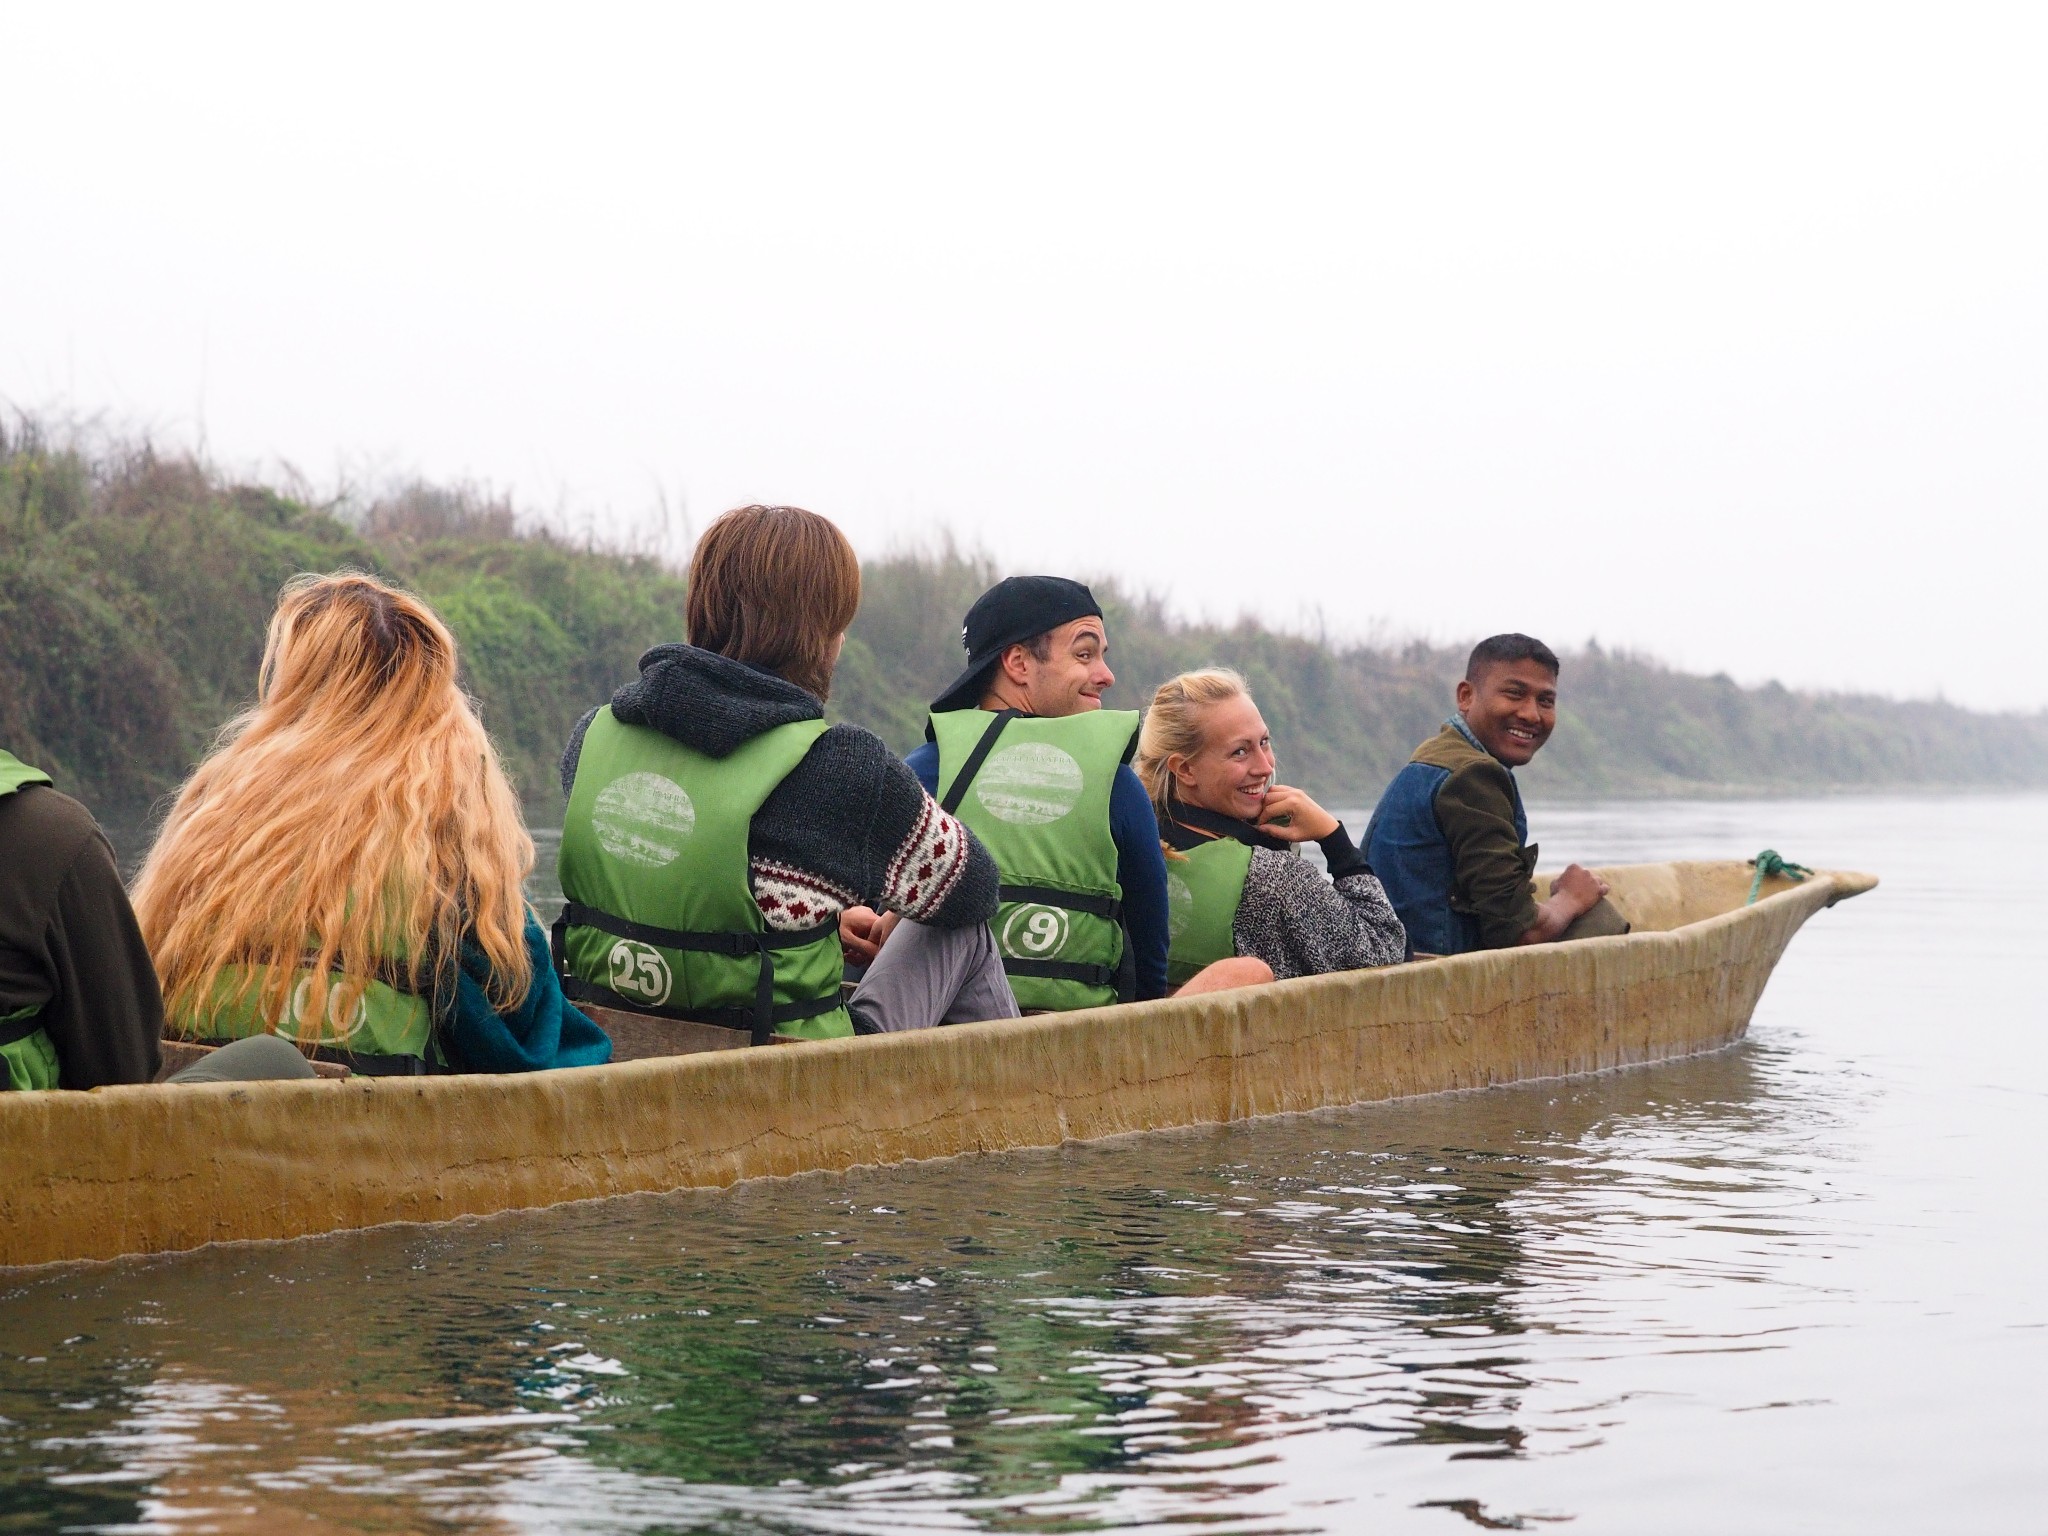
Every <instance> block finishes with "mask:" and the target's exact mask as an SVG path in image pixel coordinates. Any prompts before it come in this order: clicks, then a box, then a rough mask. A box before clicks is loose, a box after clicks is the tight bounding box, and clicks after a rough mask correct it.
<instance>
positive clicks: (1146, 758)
mask: <svg viewBox="0 0 2048 1536" xmlns="http://www.w3.org/2000/svg"><path fill="white" fill-rule="evenodd" d="M1250 697H1251V688H1250V686H1249V685H1247V684H1246V682H1245V680H1244V678H1243V677H1242V676H1240V675H1239V674H1238V673H1236V672H1233V671H1231V670H1230V668H1228V667H1204V668H1202V669H1201V670H1200V671H1197V672H1183V673H1181V674H1180V676H1178V677H1169V678H1168V679H1167V680H1166V681H1165V682H1163V683H1161V684H1160V685H1159V686H1158V688H1157V689H1155V690H1154V691H1153V694H1152V704H1151V707H1150V708H1148V709H1147V710H1146V711H1145V724H1144V727H1143V728H1142V729H1141V730H1140V731H1139V732H1138V751H1137V755H1136V756H1135V757H1133V758H1132V759H1131V767H1132V768H1133V769H1134V770H1136V772H1137V775H1138V777H1139V778H1140V779H1141V780H1143V781H1144V785H1145V792H1146V793H1147V794H1149V795H1150V796H1151V797H1152V805H1153V808H1154V809H1155V810H1157V811H1158V812H1159V814H1160V815H1162V816H1165V815H1168V814H1170V812H1169V810H1168V807H1169V806H1170V805H1171V804H1172V801H1173V772H1172V770H1171V769H1169V768H1168V767H1167V766H1166V760H1167V759H1168V758H1170V757H1193V756H1194V755H1195V754H1196V753H1197V752H1199V751H1201V750H1202V716H1203V714H1204V712H1205V711H1207V709H1208V708H1209V706H1210V705H1211V704H1221V703H1222V702H1223V701H1224V700H1225V699H1239V698H1246V699H1248V698H1250Z"/></svg>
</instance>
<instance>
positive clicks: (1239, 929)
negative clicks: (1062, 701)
mask: <svg viewBox="0 0 2048 1536" xmlns="http://www.w3.org/2000/svg"><path fill="white" fill-rule="evenodd" d="M1132 766H1133V767H1135V768H1136V769H1137V773H1138V777H1139V778H1140V779H1142V780H1144V782H1145V788H1146V790H1147V791H1148V792H1149V793H1150V794H1151V796H1152V805H1153V808H1154V810H1155V811H1156V812H1157V813H1158V817H1159V837H1160V841H1161V842H1163V843H1164V844H1165V845H1166V848H1167V859H1168V862H1167V890H1168V899H1169V903H1170V906H1171V919H1170V922H1171V928H1172V933H1173V939H1172V946H1171V948H1170V950H1169V951H1168V961H1167V970H1168V975H1169V979H1170V980H1172V981H1173V982H1175V983H1176V984H1185V983H1192V982H1194V981H1195V980H1196V978H1197V977H1198V976H1199V975H1201V974H1202V973H1204V971H1205V968H1207V969H1208V970H1212V971H1213V970H1214V969H1215V967H1216V964H1217V962H1227V961H1228V960H1230V959H1231V958H1232V957H1236V958H1238V959H1240V960H1250V961H1258V962H1261V963H1263V965H1265V966H1266V967H1268V968H1270V969H1271V971H1272V974H1273V976H1274V977H1276V978H1279V979H1282V980H1284V979H1286V978H1287V977H1290V976H1315V975H1320V974H1322V973H1323V972H1325V971H1348V970H1358V969H1362V968H1364V967H1368V966H1376V965H1392V964H1394V963H1396V962H1397V961H1399V960H1401V959H1402V958H1403V957H1404V956H1405V954H1406V953H1407V940H1406V936H1405V935H1404V934H1403V933H1402V931H1401V921H1400V919H1399V918H1397V917H1395V916H1394V909H1393V907H1392V906H1391V905H1390V904H1389V903H1388V901H1387V894H1386V892H1385V891H1383V890H1382V889H1380V883H1379V881H1378V880H1377V879H1376V878H1374V876H1373V872H1372V870H1371V869H1369V868H1368V867H1367V866H1366V862H1365V859H1364V856H1363V855H1362V854H1360V853H1359V851H1358V849H1357V848H1356V847H1355V846H1354V845H1353V844H1352V841H1351V837H1350V834H1349V833H1347V832H1346V831H1345V830H1344V824H1343V823H1342V822H1341V821H1339V820H1338V819H1337V818H1336V817H1334V816H1332V815H1331V814H1330V813H1329V812H1328V811H1326V810H1324V809H1323V808H1322V807H1321V806H1320V805H1318V804H1316V802H1315V801H1314V800H1312V799H1310V798H1309V796H1308V795H1306V794H1304V793H1303V792H1302V791H1301V790H1299V789H1295V788H1293V787H1292V786H1290V785H1286V784H1282V783H1280V782H1278V780H1277V779H1276V778H1275V777H1274V768H1275V763H1274V757H1273V743H1272V738H1271V736H1270V734H1269V733H1268V731H1267V729H1266V722H1265V720H1264V719H1263V718H1262V717H1261V716H1260V714H1259V709H1258V706H1257V705H1256V704H1254V703H1253V702H1252V697H1251V692H1250V690H1249V689H1248V688H1247V687H1246V686H1245V681H1244V679H1243V678H1242V677H1240V676H1238V675H1237V673H1235V672H1231V671H1227V670H1225V669H1223V668H1220V667H1219V668H1210V669H1207V670H1204V671H1200V672H1183V673H1182V674H1181V675H1180V676H1178V677H1174V678H1169V679H1168V680H1167V681H1166V682H1164V683H1162V684H1160V685H1159V689H1158V691H1157V692H1156V693H1154V694H1153V695H1152V707H1151V708H1150V709H1148V710H1147V711H1146V712H1145V725H1144V729H1143V731H1142V732H1140V734H1139V737H1138V752H1137V757H1136V760H1135V761H1134V763H1133V765H1132ZM1307 842H1313V843H1316V844H1317V845H1318V846H1320V847H1321V849H1322V851H1323V858H1324V861H1325V862H1326V863H1327V864H1328V866H1329V878H1328V879H1325V878H1324V877H1323V876H1322V875H1321V874H1318V873H1317V872H1316V870H1315V869H1314V868H1313V867H1312V866H1310V865H1309V864H1308V863H1307V862H1306V861H1305V860H1303V859H1302V858H1301V857H1300V854H1299V845H1300V844H1302V843H1307Z"/></svg>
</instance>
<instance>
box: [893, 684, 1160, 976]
mask: <svg viewBox="0 0 2048 1536" xmlns="http://www.w3.org/2000/svg"><path fill="white" fill-rule="evenodd" d="M928 733H929V734H930V736H931V738H932V740H933V741H934V742H935V743H936V744H937V746H938V749H939V779H938V782H939V791H940V800H939V804H940V806H941V807H942V808H943V809H945V810H947V811H950V812H952V813H953V814H955V815H957V816H958V817H959V818H960V820H961V821H962V822H963V823H965V824H966V826H967V827H968V828H969V829H970V830H971V831H972V832H973V833H974V835H975V836H976V837H978V838H980V839H981V842H982V845H983V846H984V847H986V848H987V849H988V851H989V853H990V854H991V855H992V856H993V857H994V859H995V861H996V867H997V869H998V870H1000V871H1001V873H1002V904H1001V906H1000V907H998V908H997V910H996V916H995V921H994V923H993V924H991V931H992V932H993V933H994V935H995V940H996V948H997V950H998V952H1000V953H1001V955H1002V957H1003V969H1004V970H1005V971H1006V972H1007V973H1008V974H1009V978H1010V990H1011V991H1012V992H1014V993H1015V994H1016V997H1017V1005H1018V1006H1019V1007H1020V1008H1027V1009H1059V1010H1064V1009H1071V1008H1095V1007H1100V1006H1101V1005H1103V1004H1105V1003H1114V1002H1119V1001H1126V1000H1128V999H1129V998H1131V997H1132V996H1134V995H1135V994H1136V990H1137V988H1136V980H1137V973H1136V966H1135V964H1134V962H1133V960H1132V957H1131V955H1130V952H1129V950H1130V946H1129V943H1128V940H1127V938H1126V936H1125V933H1124V929H1123V923H1122V918H1123V887H1122V886H1121V885H1119V884H1118V883H1117V878H1116V839H1115V837H1114V836H1113V835H1112V833H1111V830H1110V824H1109V796H1110V786H1111V785H1112V784H1113V783H1114V782H1115V778H1116V771H1117V769H1118V768H1119V767H1121V766H1122V765H1123V764H1124V763H1127V762H1129V761H1130V757H1131V753H1132V751H1133V750H1134V749H1135V748H1136V747H1137V744H1138V716H1137V714H1136V712H1135V711H1132V710H1122V709H1097V710H1089V711H1088V712H1087V713H1085V714H1079V715H1062V716H1059V717H1056V718H1046V717H1042V716H1037V715H1020V714H1017V713H1016V712H1015V711H1012V710H1003V711H1000V712H991V711H988V710H983V709H956V710H946V711H944V712H942V713H940V714H935V715H933V716H932V717H931V724H930V726H929V727H928Z"/></svg>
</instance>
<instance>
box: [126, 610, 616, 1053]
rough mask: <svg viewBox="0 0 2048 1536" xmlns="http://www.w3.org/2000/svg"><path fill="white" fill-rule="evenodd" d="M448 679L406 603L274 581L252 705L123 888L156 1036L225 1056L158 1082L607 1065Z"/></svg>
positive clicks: (529, 863) (441, 656)
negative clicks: (154, 984) (331, 1067)
mask: <svg viewBox="0 0 2048 1536" xmlns="http://www.w3.org/2000/svg"><path fill="white" fill-rule="evenodd" d="M458 675H459V674H458V658H457V656H456V650H455V637H454V636H453V635H451V634H450V633H449V632H448V629H447V626H446V625H444V624H443V623H442V622H441V620H440V619H439V618H438V617H437V616H436V615H435V614H434V612H433V610H432V609H430V608H429V607H428V606H427V605H426V604H425V603H423V602H421V601H420V600H419V599H418V598H417V597H414V596H413V595H412V594H411V593H408V592H402V591H399V590H397V589H396V588H393V587H389V586H386V585H385V584H384V583H383V582H380V581H378V580H376V579H374V578H373V577H369V576H365V575H361V574H359V573H356V572H353V571H342V572H338V573H336V574H334V575H331V576H311V575H308V576H297V577H294V578H293V579H292V580H291V581H290V582H288V583H287V584H286V585H285V588H284V592H283V594H282V596H281V597H280V598H279V599H278V604H277V611H276V612H275V613H274V614H273V615H272V616H271V620H270V632H269V634H268V636H267V637H266V639H265V642H264V648H263V663H262V667H261V670H260V672H259V673H258V681H257V692H256V703H255V706H254V707H253V708H251V709H250V710H248V711H247V712H246V713H245V714H243V715H242V716H240V717H239V718H238V719H236V720H234V721H232V722H231V723H230V724H229V725H228V727H227V729H226V731H225V732H224V733H223V737H222V741H221V744H220V745H219V746H218V747H217V748H215V750H214V751H213V753H212V754H211V755H209V756H208V757H207V759H206V760H205V761H204V762H202V763H201V764H200V765H199V767H198V768H197V769H196V770H195V771H194V772H193V774H192V777H191V778H190V779H188V780H186V782H185V787H184V788H183V789H181V790H180V791H179V792H178V798H177V802H176V804H174V805H173V806H172V808H171V813H170V816H169V818H168V819H167V820H166V821H165V823H164V828H163V831H162V833H161V834H160V835H159V836H158V838H157V840H156V845H155V847H153V848H152V849H151V850H150V853H149V858H148V860H147V862H146V863H144V865H143V868H142V873H141V874H140V876H138V877H137V879H136V882H135V914H136V917H137V918H138V919H139V921H140V923H141V926H142V935H143V937H144V938H145V939H146V940H147V941H148V942H149V947H150V952H151V954H152V955H153V956H154V957H155V960H156V968H157V975H158V977H159V978H160V980H161V981H162V984H163V993H164V1013H165V1017H166V1019H167V1021H168V1023H169V1026H170V1028H171V1030H172V1032H173V1033H175V1034H180V1035H183V1036H184V1037H186V1038H188V1039H192V1040H196V1041H198V1042H200V1043H203V1044H212V1045H217V1046H219V1047H220V1049H218V1050H216V1051H215V1052H214V1054H213V1055H211V1056H208V1057H206V1058H204V1059H203V1060H202V1061H200V1062H198V1063H196V1064H195V1065H193V1066H191V1067H188V1068H186V1069H185V1070H184V1071H183V1072H180V1073H179V1074H178V1075H177V1077H176V1078H174V1079H173V1081H183V1082H193V1081H209V1080H217V1079H218V1078H222V1077H233V1078H247V1077H275V1076H310V1075H312V1068H311V1066H309V1065H308V1064H307V1062H306V1059H305V1056H304V1055H301V1054H300V1053H301V1052H305V1053H307V1054H310V1055H313V1056H315V1057H318V1058H320V1059H323V1060H328V1061H337V1062H341V1063H343V1064H345V1065H346V1066H348V1067H349V1068H350V1069H351V1070H352V1071H353V1072H355V1073H358V1074H366V1075H373V1076H388V1075H401V1076H404V1075H413V1074H417V1073H425V1072H448V1071H453V1072H527V1071H533V1070H536V1069H539V1068H544V1067H575V1066H594V1065H596V1064H598V1063H600V1062H606V1061H609V1060H611V1054H612V1046H611V1041H610V1040H609V1039H608V1038H606V1036H605V1035H604V1033H603V1032H602V1031H601V1030H599V1029H598V1027H597V1026H596V1025H595V1024H593V1023H592V1022H591V1021H590V1020H589V1019H588V1018H586V1017H585V1016H584V1015H583V1014H582V1013H580V1012H578V1011H577V1010H576V1009H574V1008H572V1007H570V1006H569V1005H568V1004H567V1003H566V1002H565V1001H564V1000H563V997H562V991H561V987H560V985H559V983H558V982H557V980H556V978H555V973H554V970H553V968H552V967H551V966H550V964H549V960H548V949H547V935H546V934H545V933H544V932H543V931H542V929H541V926H540V924H539V923H538V921H536V920H535V918H534V916H533V914H532V912H531V911H530V910H529V909H528V907H527V905H526V898H525V895H524V889H523V883H524V881H525V879H526V876H527V874H528V872H529V871H531V869H532V868H533V839H532V838H530V837H529V836H527V833H526V827H525V825H524V823H523V822H522V821H521V819H520V815H519V802H518V801H517V800H516V799H514V798H513V794H512V786H511V785H510V784H509V783H508V782H507V781H506V778H505V772H504V769H503V768H501V767H500V766H499V763H498V754H497V751H496V750H495V749H494V748H493V747H492V745H491V740H490V737H489V736H487V735H486V734H485V733H484V728H483V722H482V721H480V720H479V719H478V718H477V715H476V711H475V708H474V706H473V705H472V704H471V703H470V700H469V698H468V697H467V695H465V694H464V693H463V691H462V689H461V686H460V683H459V681H458ZM294 1047H296V1049H295V1048H294Z"/></svg>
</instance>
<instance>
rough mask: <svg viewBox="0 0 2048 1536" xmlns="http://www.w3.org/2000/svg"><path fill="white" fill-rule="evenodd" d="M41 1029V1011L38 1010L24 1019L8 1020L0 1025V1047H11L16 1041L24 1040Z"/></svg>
mask: <svg viewBox="0 0 2048 1536" xmlns="http://www.w3.org/2000/svg"><path fill="white" fill-rule="evenodd" d="M42 1027H43V1010H42V1009H41V1008H38V1009H37V1010H36V1011H35V1012H34V1013H32V1014H30V1015H29V1016H28V1017H27V1018H25V1019H10V1020H8V1021H7V1022H6V1023H0V1045H12V1044H14V1042H15V1041H17V1040H26V1039H27V1038H28V1037H29V1036H30V1035H32V1034H34V1033H35V1032H36V1031H37V1030H39V1029H41V1028H42Z"/></svg>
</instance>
